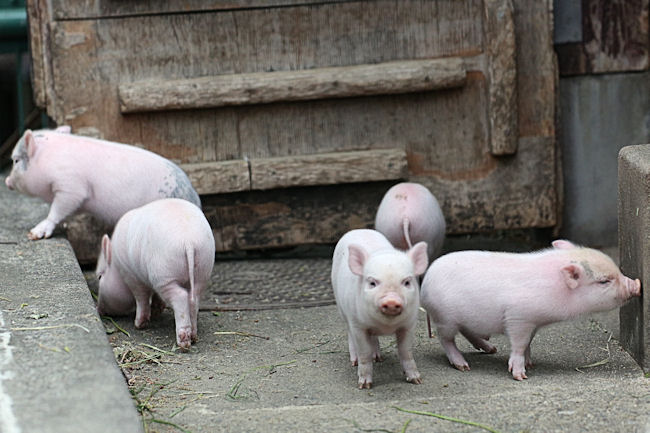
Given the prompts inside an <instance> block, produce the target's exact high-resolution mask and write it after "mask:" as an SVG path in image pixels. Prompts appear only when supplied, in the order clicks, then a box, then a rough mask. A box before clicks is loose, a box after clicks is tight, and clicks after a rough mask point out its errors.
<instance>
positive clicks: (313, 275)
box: [201, 258, 335, 311]
mask: <svg viewBox="0 0 650 433" xmlns="http://www.w3.org/2000/svg"><path fill="white" fill-rule="evenodd" d="M331 266H332V261H331V259H324V258H311V259H273V260H259V259H256V260H237V261H234V260H233V261H217V262H216V263H215V265H214V270H213V271H212V278H211V279H210V285H209V286H208V287H207V288H206V289H205V290H204V292H203V295H202V297H201V310H222V311H233V310H265V309H276V308H300V307H315V306H319V305H331V304H334V303H335V301H334V293H333V291H332V285H331V280H330V272H331Z"/></svg>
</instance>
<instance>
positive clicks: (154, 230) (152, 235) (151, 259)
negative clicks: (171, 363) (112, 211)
mask: <svg viewBox="0 0 650 433" xmlns="http://www.w3.org/2000/svg"><path fill="white" fill-rule="evenodd" d="M214 255H215V244H214V237H213V235H212V230H211V229H210V225H209V224H208V221H207V220H206V219H205V216H204V215H203V213H202V212H201V209H199V208H198V207H197V206H196V205H194V204H192V203H190V202H188V201H186V200H181V199H175V198H170V199H162V200H157V201H154V202H151V203H149V204H146V205H144V206H142V207H139V208H137V209H133V210H131V211H129V212H127V213H125V214H124V216H123V217H122V218H120V220H119V221H118V223H117V225H116V226H115V230H114V231H113V237H112V239H110V238H109V237H108V235H104V237H103V238H102V247H101V252H100V256H99V260H98V261H97V270H96V274H97V278H98V279H99V299H98V302H97V311H98V313H99V314H100V315H103V314H127V313H130V312H131V311H133V307H134V306H135V310H136V313H135V326H136V328H143V327H144V326H146V325H147V323H148V322H149V318H150V316H151V299H152V295H153V294H156V295H158V296H159V297H160V298H161V299H162V301H164V302H165V303H167V305H169V306H171V307H172V309H173V310H174V318H175V321H176V343H177V344H178V346H179V347H180V348H181V349H183V350H187V349H189V348H190V344H191V342H194V341H196V339H197V315H198V311H199V298H200V296H201V292H202V291H203V289H204V288H205V287H206V285H207V284H208V281H209V280H210V274H211V272H212V267H213V266H214Z"/></svg>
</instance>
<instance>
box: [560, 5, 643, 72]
mask: <svg viewBox="0 0 650 433" xmlns="http://www.w3.org/2000/svg"><path fill="white" fill-rule="evenodd" d="M649 15H650V0H583V1H582V42H572V43H567V44H558V45H556V47H555V49H556V51H557V55H558V63H559V68H560V75H563V76H571V75H582V74H602V73H611V72H624V71H642V70H646V69H648V68H649V67H650V23H649V21H648V20H649V19H650V18H649Z"/></svg>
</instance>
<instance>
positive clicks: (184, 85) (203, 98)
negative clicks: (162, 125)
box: [118, 29, 514, 113]
mask: <svg viewBox="0 0 650 433" xmlns="http://www.w3.org/2000/svg"><path fill="white" fill-rule="evenodd" d="M510 30H512V29H510ZM511 37H512V38H514V35H512V34H511ZM512 54H514V50H513V51H512ZM465 75H466V72H465V68H464V63H463V59H462V58H459V57H451V58H444V59H429V60H404V61H399V62H386V63H379V64H373V65H355V66H339V67H335V68H318V69H309V70H299V71H279V72H257V73H250V74H228V75H216V76H210V77H200V78H192V79H186V80H165V81H152V80H146V81H142V82H137V83H126V84H121V85H120V86H119V87H118V95H119V100H120V111H121V112H122V113H134V112H142V111H145V112H146V111H162V110H179V109H196V108H214V107H223V106H229V105H249V104H267V103H271V102H286V101H306V100H311V99H326V98H349V97H353V96H370V95H392V94H400V93H413V92H424V91H431V90H439V89H449V88H454V87H460V86H462V85H463V84H464V83H465ZM497 78H500V77H497ZM513 84H514V77H512V79H510V81H509V82H506V83H505V84H504V85H506V86H510V87H513ZM495 93H498V95H499V96H501V94H502V93H503V91H501V92H495ZM497 102H500V103H503V102H505V101H500V100H499V101H497Z"/></svg>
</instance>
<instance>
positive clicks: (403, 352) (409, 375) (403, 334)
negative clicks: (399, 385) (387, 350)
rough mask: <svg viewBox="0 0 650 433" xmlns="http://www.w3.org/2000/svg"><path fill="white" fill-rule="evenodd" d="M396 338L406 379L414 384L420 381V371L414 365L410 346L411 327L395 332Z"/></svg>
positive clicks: (411, 341)
mask: <svg viewBox="0 0 650 433" xmlns="http://www.w3.org/2000/svg"><path fill="white" fill-rule="evenodd" d="M395 337H396V338H397V353H398V355H399V361H400V363H401V364H402V370H404V374H405V375H406V381H407V382H411V383H414V384H420V383H422V379H421V378H420V372H419V371H418V367H417V366H416V365H415V360H414V359H413V353H412V352H411V347H412V346H413V329H400V330H398V331H397V332H396V333H395Z"/></svg>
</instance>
